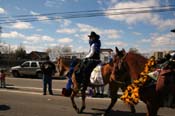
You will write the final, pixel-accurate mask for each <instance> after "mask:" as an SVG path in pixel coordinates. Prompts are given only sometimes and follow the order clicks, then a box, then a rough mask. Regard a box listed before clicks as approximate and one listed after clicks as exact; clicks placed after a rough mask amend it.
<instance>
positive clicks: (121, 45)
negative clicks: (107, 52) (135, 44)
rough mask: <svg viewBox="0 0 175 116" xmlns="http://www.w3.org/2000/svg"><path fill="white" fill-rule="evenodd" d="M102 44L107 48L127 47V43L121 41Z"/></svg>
mask: <svg viewBox="0 0 175 116" xmlns="http://www.w3.org/2000/svg"><path fill="white" fill-rule="evenodd" d="M103 44H104V45H107V46H120V47H121V48H124V47H126V46H128V44H127V43H125V42H122V41H116V42H105V43H103Z"/></svg>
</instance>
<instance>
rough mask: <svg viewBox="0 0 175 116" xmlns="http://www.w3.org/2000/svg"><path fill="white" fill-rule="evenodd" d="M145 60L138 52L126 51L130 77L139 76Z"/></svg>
mask: <svg viewBox="0 0 175 116" xmlns="http://www.w3.org/2000/svg"><path fill="white" fill-rule="evenodd" d="M147 60H148V59H147V58H145V57H144V56H143V55H141V54H139V53H135V52H128V53H127V56H126V62H127V64H128V66H129V71H130V75H131V77H132V78H134V79H136V78H138V77H139V74H140V73H141V72H142V71H143V69H144V67H145V64H146V62H147Z"/></svg>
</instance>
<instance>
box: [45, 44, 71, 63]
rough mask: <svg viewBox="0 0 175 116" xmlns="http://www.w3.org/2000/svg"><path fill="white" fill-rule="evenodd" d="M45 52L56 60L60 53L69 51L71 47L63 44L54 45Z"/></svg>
mask: <svg viewBox="0 0 175 116" xmlns="http://www.w3.org/2000/svg"><path fill="white" fill-rule="evenodd" d="M46 52H47V53H48V54H49V56H50V57H51V60H56V58H57V57H59V56H60V55H61V54H65V53H71V52H72V49H71V48H70V47H67V46H64V47H61V46H54V47H52V48H47V49H46Z"/></svg>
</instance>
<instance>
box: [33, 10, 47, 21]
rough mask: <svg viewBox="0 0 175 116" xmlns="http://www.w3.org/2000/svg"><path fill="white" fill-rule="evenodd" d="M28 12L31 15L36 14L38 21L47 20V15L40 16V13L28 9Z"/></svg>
mask: <svg viewBox="0 0 175 116" xmlns="http://www.w3.org/2000/svg"><path fill="white" fill-rule="evenodd" d="M30 14H32V15H33V16H36V18H37V19H38V21H43V22H48V19H49V18H48V17H47V16H44V15H43V16H42V15H40V13H37V12H34V11H30Z"/></svg>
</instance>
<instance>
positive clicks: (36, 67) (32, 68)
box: [30, 62, 39, 75]
mask: <svg viewBox="0 0 175 116" xmlns="http://www.w3.org/2000/svg"><path fill="white" fill-rule="evenodd" d="M38 68H39V67H38V64H37V62H31V69H30V73H31V75H35V74H36V70H37V69H38Z"/></svg>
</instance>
